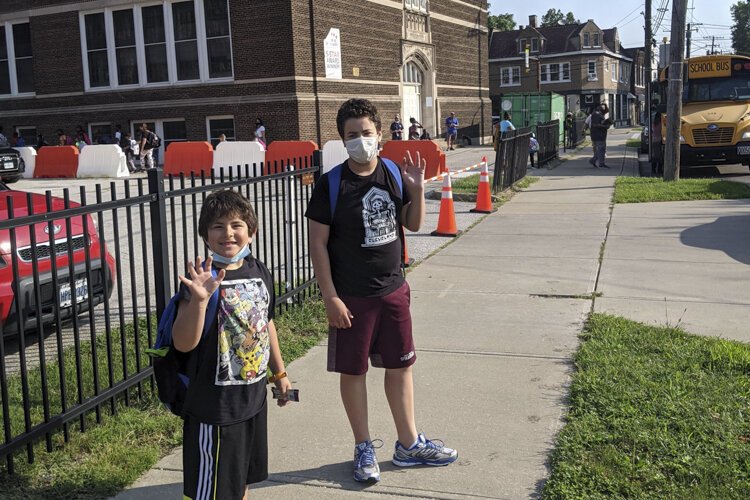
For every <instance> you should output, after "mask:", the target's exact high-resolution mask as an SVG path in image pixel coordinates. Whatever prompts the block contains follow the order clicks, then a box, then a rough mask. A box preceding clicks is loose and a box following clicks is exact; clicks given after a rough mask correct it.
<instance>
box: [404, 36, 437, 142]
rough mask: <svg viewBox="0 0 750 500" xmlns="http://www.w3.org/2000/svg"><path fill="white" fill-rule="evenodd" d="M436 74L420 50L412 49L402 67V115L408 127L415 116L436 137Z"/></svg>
mask: <svg viewBox="0 0 750 500" xmlns="http://www.w3.org/2000/svg"><path fill="white" fill-rule="evenodd" d="M434 86H435V75H434V72H433V71H432V65H431V64H430V63H428V62H427V61H426V59H425V58H424V57H423V56H422V54H421V53H420V51H418V50H412V51H411V54H409V55H408V56H407V57H406V58H405V62H404V65H403V66H402V67H401V97H402V101H401V103H402V104H401V116H402V118H403V121H404V126H405V127H407V128H408V126H409V118H411V117H414V118H415V119H416V120H417V121H418V122H419V123H421V124H422V126H423V127H424V128H425V129H426V130H427V131H428V132H429V133H430V135H432V136H433V137H435V134H436V132H439V131H437V130H436V129H435V88H434Z"/></svg>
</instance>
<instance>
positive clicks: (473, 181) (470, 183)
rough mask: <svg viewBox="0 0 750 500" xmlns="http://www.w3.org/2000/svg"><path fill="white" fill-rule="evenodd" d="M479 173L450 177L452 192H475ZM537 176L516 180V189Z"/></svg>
mask: <svg viewBox="0 0 750 500" xmlns="http://www.w3.org/2000/svg"><path fill="white" fill-rule="evenodd" d="M479 175H480V174H475V175H469V176H466V177H458V178H452V179H451V189H452V190H453V192H454V193H461V194H476V192H477V189H479ZM489 177H490V186H492V177H493V176H492V175H490V176H489ZM538 180H539V178H538V177H534V176H531V175H527V176H525V177H524V178H523V179H521V180H520V181H518V182H516V184H515V186H514V187H516V188H518V189H526V188H527V187H529V186H530V185H532V184H534V183H535V182H536V181H538Z"/></svg>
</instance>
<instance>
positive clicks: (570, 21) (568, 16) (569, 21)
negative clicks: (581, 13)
mask: <svg viewBox="0 0 750 500" xmlns="http://www.w3.org/2000/svg"><path fill="white" fill-rule="evenodd" d="M564 22H565V24H581V20H580V19H576V16H574V15H573V13H572V12H568V13H567V14H565V21H564Z"/></svg>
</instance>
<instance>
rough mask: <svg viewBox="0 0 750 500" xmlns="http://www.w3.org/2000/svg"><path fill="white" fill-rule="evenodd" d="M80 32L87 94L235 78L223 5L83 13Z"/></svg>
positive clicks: (181, 0) (205, 2)
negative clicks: (118, 88)
mask: <svg viewBox="0 0 750 500" xmlns="http://www.w3.org/2000/svg"><path fill="white" fill-rule="evenodd" d="M81 30H82V36H81V44H82V48H83V52H84V53H85V54H86V57H85V58H84V74H85V75H86V79H85V81H86V89H87V90H89V89H96V88H117V87H121V86H132V85H141V86H146V85H149V84H166V83H179V82H195V81H208V80H211V79H224V78H231V77H232V75H233V70H232V45H231V33H230V28H229V8H228V5H227V0H197V1H196V0H189V1H185V0H163V1H162V2H161V3H158V4H156V5H148V6H143V7H142V6H140V5H135V6H132V7H127V8H122V6H121V7H120V8H118V9H116V10H115V9H110V8H106V9H103V11H97V12H86V13H82V14H81ZM110 70H111V73H112V74H110Z"/></svg>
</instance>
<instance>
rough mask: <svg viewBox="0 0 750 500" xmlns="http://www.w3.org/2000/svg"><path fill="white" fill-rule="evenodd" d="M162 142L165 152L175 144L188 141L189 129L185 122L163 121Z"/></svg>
mask: <svg viewBox="0 0 750 500" xmlns="http://www.w3.org/2000/svg"><path fill="white" fill-rule="evenodd" d="M161 138H162V140H163V141H164V148H165V149H164V150H165V151H166V150H167V149H166V148H168V147H169V145H170V144H172V143H173V142H185V141H187V128H186V127H185V120H183V119H179V120H162V135H161Z"/></svg>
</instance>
